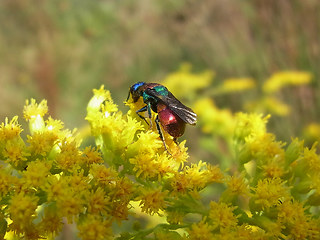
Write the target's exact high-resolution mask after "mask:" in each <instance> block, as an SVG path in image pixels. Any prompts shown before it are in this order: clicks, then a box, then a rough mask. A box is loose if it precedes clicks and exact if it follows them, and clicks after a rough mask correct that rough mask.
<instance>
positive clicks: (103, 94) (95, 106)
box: [87, 85, 118, 118]
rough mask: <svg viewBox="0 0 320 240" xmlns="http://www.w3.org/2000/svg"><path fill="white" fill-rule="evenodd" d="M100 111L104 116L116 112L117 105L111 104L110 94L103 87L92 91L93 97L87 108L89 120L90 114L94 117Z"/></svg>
mask: <svg viewBox="0 0 320 240" xmlns="http://www.w3.org/2000/svg"><path fill="white" fill-rule="evenodd" d="M102 109H103V110H104V111H103V113H104V114H105V115H108V114H109V115H110V113H112V112H116V111H118V107H117V105H116V104H114V103H113V101H112V98H111V94H110V92H109V91H108V90H105V89H104V85H102V86H101V87H100V89H94V90H93V97H92V98H91V99H90V101H89V103H88V107H87V111H88V115H89V118H90V117H91V114H93V115H95V113H96V112H99V111H100V110H102Z"/></svg>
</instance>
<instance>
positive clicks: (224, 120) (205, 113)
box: [193, 98, 235, 140]
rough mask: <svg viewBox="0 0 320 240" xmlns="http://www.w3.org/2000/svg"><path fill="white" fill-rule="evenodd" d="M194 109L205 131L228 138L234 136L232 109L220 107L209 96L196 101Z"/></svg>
mask: <svg viewBox="0 0 320 240" xmlns="http://www.w3.org/2000/svg"><path fill="white" fill-rule="evenodd" d="M193 110H194V111H195V112H196V113H197V115H198V117H199V121H200V123H201V126H202V131H203V132H205V133H210V134H212V135H219V136H222V137H224V138H226V139H227V140H229V139H231V138H232V136H233V132H234V126H235V120H234V117H233V115H232V113H231V111H230V110H228V109H223V110H221V109H218V108H217V107H216V105H215V104H214V102H213V100H212V99H209V98H204V99H200V100H198V101H196V102H195V104H194V108H193Z"/></svg>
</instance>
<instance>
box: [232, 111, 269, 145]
mask: <svg viewBox="0 0 320 240" xmlns="http://www.w3.org/2000/svg"><path fill="white" fill-rule="evenodd" d="M269 118H270V115H268V116H266V117H264V118H262V115H260V114H245V113H238V114H237V115H236V126H235V131H234V139H235V140H236V141H237V142H243V141H245V139H246V138H247V137H250V136H253V135H254V136H258V135H262V134H265V133H266V123H267V122H268V119H269Z"/></svg>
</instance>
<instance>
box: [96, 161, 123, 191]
mask: <svg viewBox="0 0 320 240" xmlns="http://www.w3.org/2000/svg"><path fill="white" fill-rule="evenodd" d="M90 173H91V175H92V177H93V181H97V182H98V183H99V184H101V185H102V186H107V185H110V184H112V185H114V184H116V180H117V177H118V173H117V172H116V171H115V170H114V169H112V168H107V167H106V166H104V165H99V164H96V163H94V164H92V166H91V169H90Z"/></svg>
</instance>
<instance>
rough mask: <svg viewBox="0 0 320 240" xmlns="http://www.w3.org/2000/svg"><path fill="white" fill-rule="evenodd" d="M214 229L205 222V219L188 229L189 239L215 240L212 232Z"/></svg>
mask: <svg viewBox="0 0 320 240" xmlns="http://www.w3.org/2000/svg"><path fill="white" fill-rule="evenodd" d="M213 229H214V228H213V227H212V226H211V225H209V224H208V223H206V222H205V219H204V220H202V221H200V222H199V223H194V224H192V225H191V228H190V229H188V233H189V239H191V240H212V239H214V237H213V234H212V230H213Z"/></svg>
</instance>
